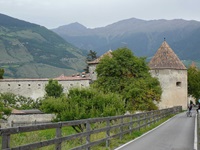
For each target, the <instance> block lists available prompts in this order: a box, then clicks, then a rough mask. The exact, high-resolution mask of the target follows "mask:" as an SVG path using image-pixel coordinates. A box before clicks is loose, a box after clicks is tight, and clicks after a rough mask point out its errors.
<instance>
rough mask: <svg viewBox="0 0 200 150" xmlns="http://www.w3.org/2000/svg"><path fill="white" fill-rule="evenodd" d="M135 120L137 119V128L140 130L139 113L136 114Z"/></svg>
mask: <svg viewBox="0 0 200 150" xmlns="http://www.w3.org/2000/svg"><path fill="white" fill-rule="evenodd" d="M137 121H138V130H139V131H140V115H139V114H138V116H137Z"/></svg>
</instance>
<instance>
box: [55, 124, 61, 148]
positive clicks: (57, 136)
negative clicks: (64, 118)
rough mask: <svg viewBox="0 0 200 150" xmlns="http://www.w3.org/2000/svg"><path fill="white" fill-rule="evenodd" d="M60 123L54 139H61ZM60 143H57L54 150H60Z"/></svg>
mask: <svg viewBox="0 0 200 150" xmlns="http://www.w3.org/2000/svg"><path fill="white" fill-rule="evenodd" d="M61 129H62V123H59V127H58V128H56V138H60V137H62V130H61ZM61 144H62V143H61V142H59V143H57V144H56V148H55V149H56V150H61Z"/></svg>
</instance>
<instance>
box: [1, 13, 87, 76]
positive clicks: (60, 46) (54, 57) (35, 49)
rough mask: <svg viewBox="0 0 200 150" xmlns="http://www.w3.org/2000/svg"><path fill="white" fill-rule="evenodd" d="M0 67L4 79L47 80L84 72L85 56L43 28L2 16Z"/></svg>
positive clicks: (82, 52)
mask: <svg viewBox="0 0 200 150" xmlns="http://www.w3.org/2000/svg"><path fill="white" fill-rule="evenodd" d="M0 54H1V55H0V68H4V69H5V78H7V77H11V78H44V77H49V78H50V77H57V76H59V75H61V74H63V73H64V74H65V75H71V74H73V73H77V72H80V71H82V70H83V68H84V67H85V65H86V64H85V56H86V53H85V52H84V51H82V50H80V49H79V48H77V47H75V46H73V45H72V44H70V43H68V42H66V41H65V40H63V39H62V38H61V37H60V36H58V35H57V34H55V33H54V32H52V31H51V30H48V29H46V28H45V27H42V26H40V25H36V24H32V23H29V22H25V21H22V20H18V19H15V18H12V17H9V16H6V15H3V14H0Z"/></svg>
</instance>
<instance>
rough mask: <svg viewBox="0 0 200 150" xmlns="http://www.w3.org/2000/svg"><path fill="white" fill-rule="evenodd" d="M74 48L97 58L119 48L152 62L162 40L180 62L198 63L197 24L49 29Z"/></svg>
mask: <svg viewBox="0 0 200 150" xmlns="http://www.w3.org/2000/svg"><path fill="white" fill-rule="evenodd" d="M52 31H54V32H55V33H57V34H58V35H60V36H61V37H63V38H64V39H65V40H66V41H68V42H70V43H72V44H73V45H75V46H77V47H79V48H81V49H87V50H93V51H96V52H97V54H98V55H101V54H103V53H105V52H106V51H108V50H110V49H111V50H115V49H117V48H119V47H128V48H130V49H131V50H132V51H133V52H134V54H135V55H136V56H144V57H147V58H151V57H152V56H153V55H154V54H155V52H156V51H157V50H158V48H159V47H160V45H161V43H162V42H163V40H164V38H165V39H166V41H167V42H168V43H169V45H170V47H171V48H172V49H173V50H174V51H175V53H176V54H177V55H178V56H179V58H180V59H181V60H192V61H198V60H200V58H199V56H200V22H198V21H194V20H190V21H188V20H183V19H174V20H164V19H160V20H149V21H147V20H141V19H136V18H131V19H126V20H122V21H119V22H116V23H113V24H110V25H107V26H105V27H99V28H93V29H91V28H87V27H85V26H83V25H81V24H80V23H77V22H76V23H72V24H69V25H64V26H60V27H58V28H55V29H52Z"/></svg>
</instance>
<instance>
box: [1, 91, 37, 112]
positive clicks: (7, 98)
mask: <svg viewBox="0 0 200 150" xmlns="http://www.w3.org/2000/svg"><path fill="white" fill-rule="evenodd" d="M0 102H1V103H2V104H3V106H4V107H9V108H15V109H20V110H22V109H36V108H39V106H40V100H39V99H37V100H34V99H32V98H30V97H28V98H27V97H24V96H21V95H16V94H13V93H0Z"/></svg>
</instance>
